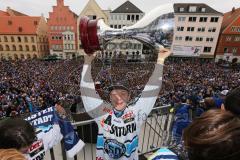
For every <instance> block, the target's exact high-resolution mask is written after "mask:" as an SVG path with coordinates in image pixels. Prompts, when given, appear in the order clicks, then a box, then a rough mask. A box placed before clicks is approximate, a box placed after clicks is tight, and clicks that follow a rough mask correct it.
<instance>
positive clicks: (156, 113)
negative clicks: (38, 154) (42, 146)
mask: <svg viewBox="0 0 240 160" xmlns="http://www.w3.org/2000/svg"><path fill="white" fill-rule="evenodd" d="M173 119H174V113H173V112H171V106H170V105H167V106H161V107H155V108H153V110H152V111H151V114H150V115H149V116H148V118H147V120H146V121H145V122H144V123H143V125H142V128H141V132H140V135H139V146H138V149H139V150H138V152H139V156H142V155H144V154H146V153H149V152H152V151H155V150H157V149H158V148H161V147H163V146H167V145H168V144H169V143H170V141H171V126H172V122H173ZM72 125H73V126H74V128H75V130H76V131H77V133H78V135H79V137H80V139H81V140H82V141H84V142H85V144H86V145H85V147H84V148H83V150H82V151H80V152H79V153H78V154H77V155H76V156H75V157H74V160H95V159H96V140H97V132H98V128H97V124H96V123H95V121H94V120H85V121H81V122H74V123H72ZM48 159H49V160H61V159H62V160H68V158H67V156H66V152H65V149H64V145H63V143H61V145H59V146H58V147H54V148H53V149H51V150H50V151H49V155H48V157H47V160H48Z"/></svg>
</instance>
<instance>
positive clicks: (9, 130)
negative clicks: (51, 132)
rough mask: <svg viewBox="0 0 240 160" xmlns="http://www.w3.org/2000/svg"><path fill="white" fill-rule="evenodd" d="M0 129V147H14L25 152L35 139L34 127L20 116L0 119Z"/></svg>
mask: <svg viewBox="0 0 240 160" xmlns="http://www.w3.org/2000/svg"><path fill="white" fill-rule="evenodd" d="M0 131H1V132H0V149H10V148H14V149H17V150H18V151H20V152H21V153H23V154H26V153H27V151H28V149H29V147H30V146H31V145H32V143H33V142H34V141H35V140H36V134H35V131H34V128H33V127H32V126H31V124H30V123H28V122H27V121H25V120H22V119H20V118H14V119H5V120H2V121H1V122H0Z"/></svg>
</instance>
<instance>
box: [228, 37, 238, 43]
mask: <svg viewBox="0 0 240 160" xmlns="http://www.w3.org/2000/svg"><path fill="white" fill-rule="evenodd" d="M225 40H226V41H227V42H229V41H235V42H240V36H227V37H226V39H225Z"/></svg>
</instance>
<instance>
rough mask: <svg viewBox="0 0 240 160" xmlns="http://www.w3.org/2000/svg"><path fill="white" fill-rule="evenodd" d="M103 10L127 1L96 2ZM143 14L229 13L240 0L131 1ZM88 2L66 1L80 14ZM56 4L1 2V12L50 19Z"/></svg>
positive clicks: (50, 0)
mask: <svg viewBox="0 0 240 160" xmlns="http://www.w3.org/2000/svg"><path fill="white" fill-rule="evenodd" d="M96 1H97V3H98V4H99V5H100V7H101V8H102V9H115V8H117V7H118V6H119V5H121V4H122V3H124V2H125V1H126V0H96ZM130 1H131V2H132V3H133V4H135V5H136V6H137V7H138V8H140V9H141V10H142V11H143V12H145V13H146V12H148V11H149V10H151V9H153V8H155V7H156V6H158V5H161V4H165V3H176V2H178V3H190V2H192V3H206V4H208V5H209V6H211V7H213V8H214V9H216V10H217V11H220V12H223V13H224V12H228V11H230V10H231V9H232V7H236V8H239V7H240V0H130ZM87 2H88V0H65V5H68V6H69V7H70V8H71V10H72V11H73V12H75V13H76V14H78V15H79V14H80V13H81V11H82V10H83V8H84V7H85V5H86V4H87ZM55 4H56V0H0V10H6V7H7V6H9V7H11V8H12V9H15V10H17V11H20V12H23V13H26V14H29V15H32V16H39V15H41V13H43V14H44V16H45V17H48V12H50V11H52V6H53V5H55Z"/></svg>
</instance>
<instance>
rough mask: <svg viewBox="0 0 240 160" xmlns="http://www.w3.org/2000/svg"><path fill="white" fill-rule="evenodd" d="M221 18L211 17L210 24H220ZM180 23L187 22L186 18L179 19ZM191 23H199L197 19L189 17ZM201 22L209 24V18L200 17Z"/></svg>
mask: <svg viewBox="0 0 240 160" xmlns="http://www.w3.org/2000/svg"><path fill="white" fill-rule="evenodd" d="M218 20H219V17H211V18H210V22H218ZM178 21H179V22H185V21H186V17H178ZM188 21H189V22H196V21H197V17H189V18H188ZM198 21H199V22H207V21H208V17H200V18H199V20H198Z"/></svg>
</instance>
